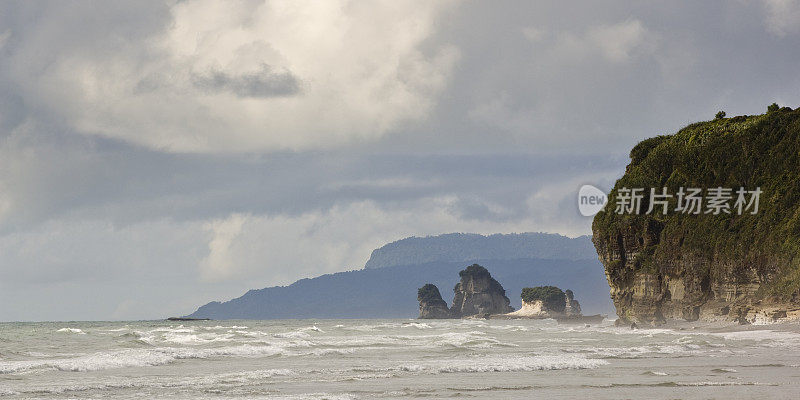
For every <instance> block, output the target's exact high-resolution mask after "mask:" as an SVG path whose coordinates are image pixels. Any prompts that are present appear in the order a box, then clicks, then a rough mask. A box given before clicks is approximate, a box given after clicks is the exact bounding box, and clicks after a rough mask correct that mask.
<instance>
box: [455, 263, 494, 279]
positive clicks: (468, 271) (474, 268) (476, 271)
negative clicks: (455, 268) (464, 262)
mask: <svg viewBox="0 0 800 400" xmlns="http://www.w3.org/2000/svg"><path fill="white" fill-rule="evenodd" d="M458 276H460V277H462V278H463V277H465V276H474V277H478V276H489V271H488V270H487V269H486V268H483V267H481V266H480V265H478V264H472V265H470V266H469V267H467V268H464V269H463V270H461V272H459V273H458Z"/></svg>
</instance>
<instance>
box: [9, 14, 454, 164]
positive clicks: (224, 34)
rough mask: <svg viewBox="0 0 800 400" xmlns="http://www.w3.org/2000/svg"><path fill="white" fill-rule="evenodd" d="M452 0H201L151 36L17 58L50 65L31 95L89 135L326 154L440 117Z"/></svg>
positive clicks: (33, 75) (22, 52) (194, 148)
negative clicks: (440, 30)
mask: <svg viewBox="0 0 800 400" xmlns="http://www.w3.org/2000/svg"><path fill="white" fill-rule="evenodd" d="M451 4H452V3H451V2H449V1H445V2H428V1H409V2H392V1H384V2H368V3H365V2H357V1H348V0H341V1H330V2H316V1H287V0H270V1H266V2H253V1H235V2H226V3H225V4H224V6H223V5H222V4H220V3H217V2H214V1H206V0H191V1H185V2H177V3H174V4H173V5H172V6H171V7H170V9H169V10H168V12H169V18H170V19H171V21H169V22H168V23H166V24H165V26H164V27H162V28H161V29H159V30H154V31H152V32H149V33H148V34H145V35H142V36H139V37H134V38H131V39H127V38H126V37H125V36H123V34H124V32H120V30H122V28H115V27H109V32H107V33H105V34H104V35H102V36H100V37H96V38H93V40H95V41H99V42H100V44H91V45H89V44H88V43H87V44H85V45H83V46H78V48H77V49H76V48H69V47H68V48H66V49H64V50H59V49H58V47H57V43H58V42H59V40H61V38H59V37H58V36H55V34H56V33H57V31H52V30H51V31H44V32H42V33H40V36H46V35H48V34H50V35H52V36H50V37H49V39H50V40H51V41H52V43H48V50H52V49H55V53H53V52H51V51H46V52H43V53H42V54H41V55H38V53H37V50H40V51H41V50H42V49H37V47H38V46H42V45H43V44H42V43H41V42H38V41H33V40H27V41H24V42H23V43H21V44H18V45H17V46H16V47H15V50H14V51H13V52H12V54H11V57H12V60H13V61H16V64H17V66H19V67H21V66H22V64H27V65H41V66H42V67H41V68H25V69H18V70H17V71H15V72H16V79H17V80H18V81H21V82H20V83H21V84H22V85H24V86H25V87H26V88H28V89H30V90H28V91H26V96H27V98H26V101H27V102H30V103H31V104H39V105H41V106H42V107H44V108H45V109H47V110H49V111H50V112H52V113H54V114H56V115H58V116H59V118H62V119H63V120H64V121H65V122H67V123H68V124H69V125H70V126H71V127H72V128H74V129H75V130H76V131H78V132H81V133H84V134H90V135H101V136H105V137H111V138H116V139H120V140H124V141H127V142H130V143H134V144H137V145H143V146H147V147H150V148H154V149H159V150H165V151H172V152H197V153H218V152H262V151H272V150H281V149H291V150H303V149H326V148H330V147H337V146H342V145H345V144H348V143H353V142H357V141H362V140H375V139H377V138H380V137H381V136H383V135H384V134H386V133H387V132H389V131H392V130H395V129H398V128H399V127H401V126H403V125H404V124H406V123H413V122H414V121H418V120H420V119H423V118H425V117H426V116H428V114H429V112H430V111H431V110H432V108H433V107H434V105H435V104H436V99H437V97H438V96H439V95H440V93H441V92H442V90H444V89H445V87H446V86H447V83H448V80H449V75H450V73H451V71H452V69H453V67H454V65H455V62H456V60H457V59H458V51H457V50H456V49H455V48H453V47H451V46H448V45H447V44H444V43H443V44H439V45H435V46H430V45H428V46H423V43H424V42H425V41H426V40H428V39H429V38H430V37H431V35H432V34H433V33H434V32H435V28H436V25H437V23H438V20H439V18H440V15H441V13H442V12H443V11H444V10H446V9H447V8H448V7H450V6H451ZM108 12H109V13H113V12H114V11H113V10H108ZM79 25H80V24H73V25H62V26H61V29H64V30H67V31H69V30H77V29H82V28H81V27H80V26H79ZM31 37H33V34H31ZM22 57H33V58H38V59H34V60H30V59H23V58H22Z"/></svg>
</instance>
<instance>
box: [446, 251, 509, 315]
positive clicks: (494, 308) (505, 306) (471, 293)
mask: <svg viewBox="0 0 800 400" xmlns="http://www.w3.org/2000/svg"><path fill="white" fill-rule="evenodd" d="M458 275H459V276H460V277H461V282H459V283H458V284H456V287H455V288H454V289H453V291H454V292H455V297H454V298H453V306H452V307H451V308H450V312H451V313H452V314H453V316H454V317H456V318H459V317H460V318H464V317H470V316H475V315H478V316H487V315H491V314H505V313H509V312H512V311H514V309H513V308H512V307H511V305H510V304H511V301H510V300H509V299H508V297H506V291H505V289H503V286H502V285H500V283H499V282H497V280H495V279H494V278H492V275H491V274H490V273H489V271H487V270H486V268H484V267H482V266H480V265H478V264H472V265H470V266H469V267H467V268H465V269H464V270H462V271H461V272H459V273H458Z"/></svg>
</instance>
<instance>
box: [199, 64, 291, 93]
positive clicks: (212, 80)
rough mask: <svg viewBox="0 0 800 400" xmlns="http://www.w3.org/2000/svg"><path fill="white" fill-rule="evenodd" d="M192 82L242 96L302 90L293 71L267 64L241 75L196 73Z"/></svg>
mask: <svg viewBox="0 0 800 400" xmlns="http://www.w3.org/2000/svg"><path fill="white" fill-rule="evenodd" d="M192 82H193V83H194V85H195V86H197V87H198V88H200V89H202V90H204V91H209V92H214V91H221V90H224V91H229V92H232V93H234V94H236V95H237V96H242V97H276V96H291V95H294V94H297V93H298V92H299V91H300V83H299V82H298V80H297V78H296V77H295V76H294V75H292V73H291V72H289V71H275V70H274V69H273V68H272V67H270V66H269V65H266V64H263V65H262V66H261V69H260V70H259V71H258V72H254V73H247V74H242V75H239V76H231V75H230V74H227V73H225V72H222V71H211V72H209V73H207V74H205V75H195V76H194V77H193V79H192Z"/></svg>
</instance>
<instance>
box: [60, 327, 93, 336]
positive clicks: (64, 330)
mask: <svg viewBox="0 0 800 400" xmlns="http://www.w3.org/2000/svg"><path fill="white" fill-rule="evenodd" d="M56 332H69V333H76V334H78V335H85V334H86V332H84V331H82V330H80V329H78V328H61V329H59V330H57V331H56Z"/></svg>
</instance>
